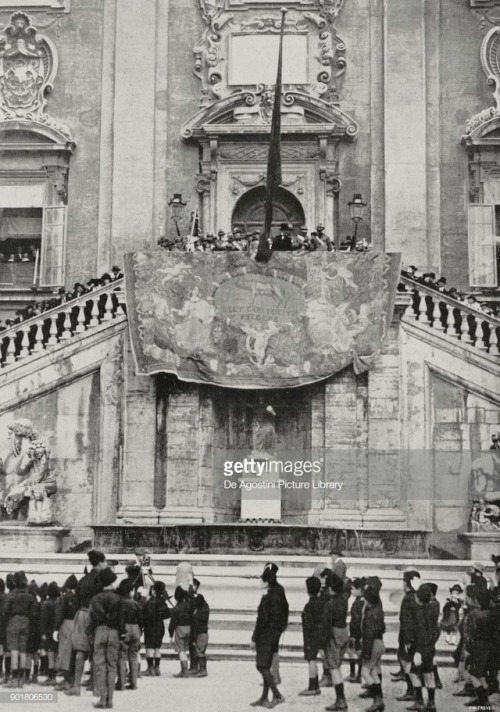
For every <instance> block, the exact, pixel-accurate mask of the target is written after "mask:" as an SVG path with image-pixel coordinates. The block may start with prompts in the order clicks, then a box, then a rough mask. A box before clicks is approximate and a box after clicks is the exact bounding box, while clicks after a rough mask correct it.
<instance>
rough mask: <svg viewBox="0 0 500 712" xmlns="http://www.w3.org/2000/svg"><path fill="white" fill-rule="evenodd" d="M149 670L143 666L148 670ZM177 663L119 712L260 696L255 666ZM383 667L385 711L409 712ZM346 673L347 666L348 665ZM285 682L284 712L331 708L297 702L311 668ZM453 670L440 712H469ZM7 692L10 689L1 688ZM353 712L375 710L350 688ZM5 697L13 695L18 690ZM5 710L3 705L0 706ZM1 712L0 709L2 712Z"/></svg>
mask: <svg viewBox="0 0 500 712" xmlns="http://www.w3.org/2000/svg"><path fill="white" fill-rule="evenodd" d="M143 667H144V665H143ZM178 668H179V666H178V664H177V663H176V662H174V661H167V662H164V663H162V675H161V677H159V678H148V677H143V678H141V679H140V680H139V689H138V691H137V692H116V693H115V699H114V709H115V710H116V712H129V711H130V710H139V712H167V711H168V712H250V710H251V709H253V708H251V707H250V706H249V705H250V702H253V701H254V700H256V699H257V698H258V697H259V696H260V693H261V686H260V676H259V674H258V673H257V670H256V669H255V667H254V665H253V664H251V663H248V662H214V663H210V662H209V664H208V670H209V676H208V677H207V678H201V679H181V680H177V679H175V678H173V677H172V675H173V674H174V673H176V672H177V671H178ZM391 669H392V670H393V669H394V667H389V666H386V667H384V678H385V679H384V695H385V709H386V712H404V710H406V707H407V705H408V704H409V703H407V702H406V703H404V702H397V701H396V699H395V696H396V695H398V694H400V693H401V691H402V687H403V686H402V683H396V684H391V683H390V682H389V680H388V678H389V670H391ZM344 671H345V672H346V674H347V671H348V667H347V666H344ZM281 675H282V679H283V682H282V684H281V685H280V689H281V691H282V693H283V694H284V696H285V698H286V702H285V703H284V704H282V705H280V706H279V710H280V711H281V712H287V710H290V712H292V711H293V712H323V710H324V708H325V706H326V705H329V704H331V703H332V700H333V699H334V691H333V690H331V689H327V690H323V692H322V694H321V695H320V696H318V697H310V698H307V697H306V698H304V697H298V692H300V690H302V689H304V688H305V687H306V686H307V666H306V664H305V663H304V664H303V665H300V664H295V663H293V664H282V665H281ZM455 675H456V670H455V669H454V668H446V669H443V670H442V671H441V677H442V680H443V685H444V688H443V690H438V691H437V692H436V708H437V711H438V712H464V710H466V709H467V708H466V707H464V702H465V701H466V699H467V698H461V697H458V698H456V697H453V696H452V692H453V691H455V689H456V687H457V686H456V685H453V684H452V683H451V680H452V679H453V678H454V677H455ZM2 689H5V688H2ZM51 689H52V688H48V687H40V686H34V685H31V686H27V687H25V688H24V689H23V692H37V693H43V692H47V691H50V690H51ZM345 689H346V696H347V700H348V703H349V712H364V710H366V708H367V707H369V706H370V704H371V702H370V700H360V699H358V694H359V693H360V691H361V690H360V687H359V685H352V684H349V683H346V684H345ZM5 692H13V693H15V692H16V691H15V690H12V691H10V690H9V691H7V690H5ZM94 702H96V698H95V697H93V696H92V695H91V693H90V692H87V691H86V690H82V695H81V697H67V696H65V695H64V694H62V693H59V697H58V701H57V703H56V704H49V703H44V704H40V703H36V704H35V703H15V705H14V704H11V703H8V702H7V703H5V709H6V710H7V709H8V710H10V709H12V710H16V712H24V711H26V712H34V710H40V711H41V712H84V710H92V709H93V708H92V703H94ZM492 702H493V703H494V709H495V710H500V696H498V695H495V696H494V697H493V698H492ZM0 707H1V705H0ZM0 712H1V709H0Z"/></svg>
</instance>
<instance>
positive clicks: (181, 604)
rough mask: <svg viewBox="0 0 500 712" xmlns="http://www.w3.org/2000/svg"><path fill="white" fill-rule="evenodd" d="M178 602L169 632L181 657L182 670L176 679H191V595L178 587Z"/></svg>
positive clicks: (176, 591)
mask: <svg viewBox="0 0 500 712" xmlns="http://www.w3.org/2000/svg"><path fill="white" fill-rule="evenodd" d="M174 598H175V600H176V601H177V604H176V606H175V607H174V609H173V611H172V616H171V618H170V623H169V626H168V632H169V635H170V640H171V642H173V645H174V649H175V652H176V653H177V654H178V656H179V662H180V664H181V670H180V672H178V673H177V674H176V675H174V677H189V672H188V653H189V638H190V637H191V601H190V594H189V592H188V591H186V590H184V589H183V588H182V587H181V586H177V588H176V589H175V593H174Z"/></svg>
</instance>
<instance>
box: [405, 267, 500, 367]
mask: <svg viewBox="0 0 500 712" xmlns="http://www.w3.org/2000/svg"><path fill="white" fill-rule="evenodd" d="M401 283H402V284H404V285H405V287H406V290H407V292H409V293H410V294H411V295H412V299H411V301H410V302H409V304H408V307H407V308H406V311H405V314H404V321H405V322H407V323H410V324H411V323H416V324H417V325H418V326H419V327H421V328H422V327H423V328H424V329H426V330H428V331H429V332H431V331H432V333H433V335H434V336H438V337H439V338H441V339H444V340H447V341H450V342H452V343H454V344H459V345H460V346H461V347H462V348H465V349H466V351H468V352H470V353H476V354H477V353H479V354H482V355H486V354H487V355H488V356H489V357H491V359H492V360H493V361H494V362H495V363H496V364H498V365H500V350H499V346H498V344H499V340H500V319H498V318H496V317H493V316H488V315H486V314H483V313H482V312H479V311H477V310H476V309H472V308H470V307H468V306H466V305H465V304H463V303H462V302H459V301H457V300H456V299H451V298H450V297H448V296H447V295H445V294H442V293H441V292H438V291H437V290H435V289H430V288H429V287H426V286H425V285H423V284H421V283H420V282H416V281H414V280H412V279H409V278H407V277H401Z"/></svg>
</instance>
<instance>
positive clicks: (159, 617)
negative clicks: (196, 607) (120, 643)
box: [143, 581, 170, 677]
mask: <svg viewBox="0 0 500 712" xmlns="http://www.w3.org/2000/svg"><path fill="white" fill-rule="evenodd" d="M150 593H151V596H150V598H148V600H147V601H146V603H145V605H144V608H143V616H144V647H145V648H146V662H147V664H148V669H147V670H146V672H145V673H144V675H145V676H146V677H152V676H153V675H156V677H159V675H160V661H161V646H162V643H163V637H164V635H165V623H164V621H165V620H166V619H167V618H170V608H169V607H168V603H167V601H168V596H167V590H166V587H165V584H164V583H163V581H155V582H154V584H153V586H152V587H151V591H150ZM153 665H154V667H153Z"/></svg>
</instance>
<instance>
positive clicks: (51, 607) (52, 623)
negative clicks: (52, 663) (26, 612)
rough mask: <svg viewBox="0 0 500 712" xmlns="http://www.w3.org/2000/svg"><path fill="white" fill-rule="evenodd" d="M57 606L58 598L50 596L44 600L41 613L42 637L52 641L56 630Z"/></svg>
mask: <svg viewBox="0 0 500 712" xmlns="http://www.w3.org/2000/svg"><path fill="white" fill-rule="evenodd" d="M56 608H57V598H48V599H47V600H46V601H43V602H42V610H41V613H40V635H41V636H42V639H43V638H44V637H45V640H46V641H51V640H52V636H53V634H54V631H55V630H56V627H57V626H56Z"/></svg>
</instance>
